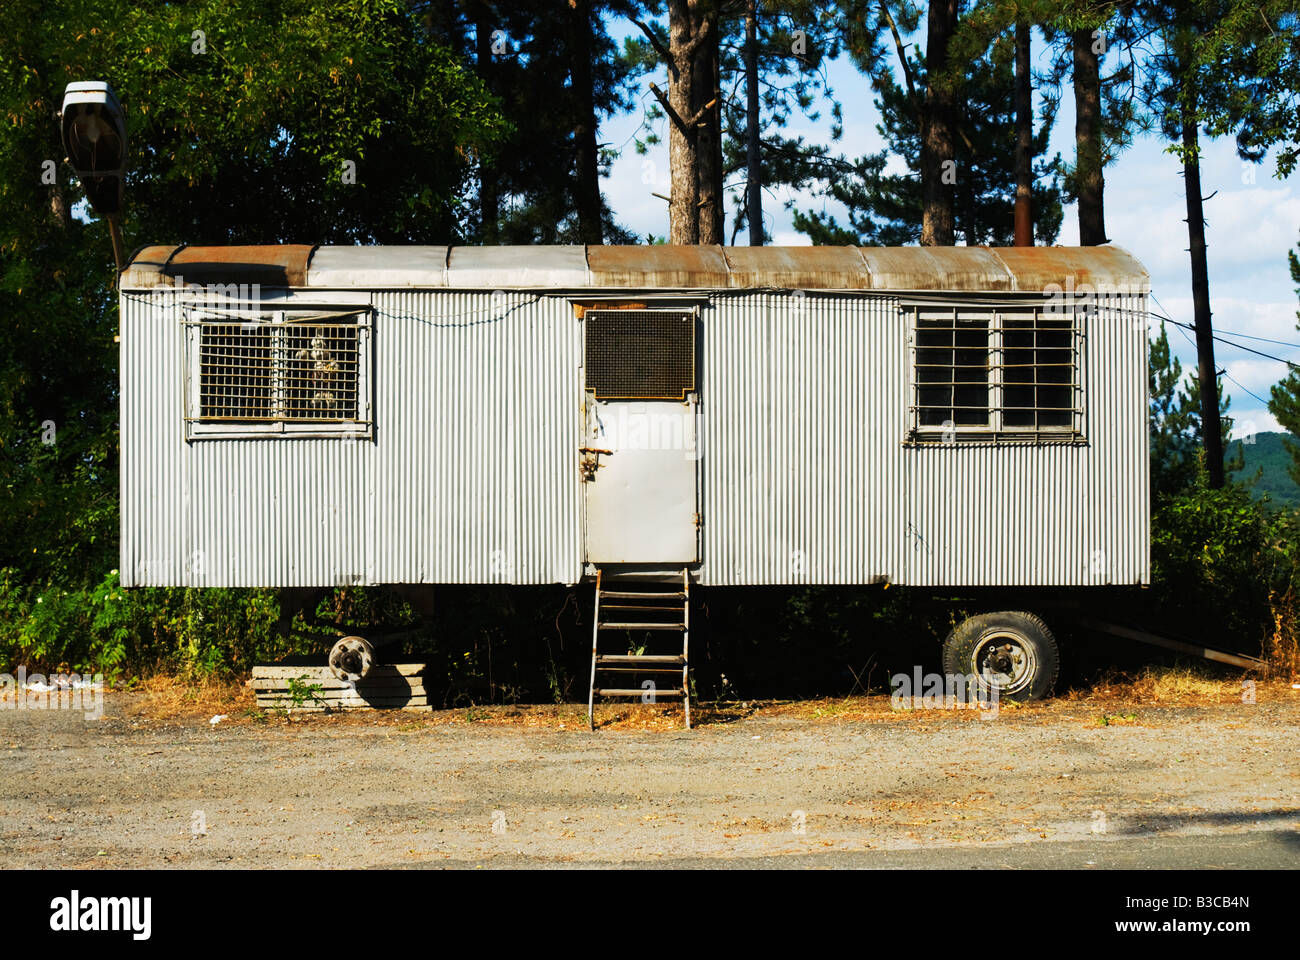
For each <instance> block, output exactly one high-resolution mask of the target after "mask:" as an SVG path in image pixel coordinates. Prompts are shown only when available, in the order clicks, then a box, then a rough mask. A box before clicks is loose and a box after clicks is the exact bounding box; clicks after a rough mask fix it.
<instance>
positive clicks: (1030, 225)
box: [1015, 23, 1034, 247]
mask: <svg viewBox="0 0 1300 960" xmlns="http://www.w3.org/2000/svg"><path fill="white" fill-rule="evenodd" d="M1029 39H1030V28H1029V24H1027V23H1017V24H1016V224H1015V227H1016V239H1015V244H1016V246H1017V247H1032V246H1033V245H1034V213H1033V202H1032V197H1033V189H1034V167H1033V163H1034V160H1033V150H1034V146H1033V140H1034V101H1033V80H1032V79H1031V77H1030V73H1029V71H1030V66H1029Z"/></svg>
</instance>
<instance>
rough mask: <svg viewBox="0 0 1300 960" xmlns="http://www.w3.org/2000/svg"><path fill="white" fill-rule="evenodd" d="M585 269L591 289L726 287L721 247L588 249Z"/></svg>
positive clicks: (616, 247)
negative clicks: (589, 276)
mask: <svg viewBox="0 0 1300 960" xmlns="http://www.w3.org/2000/svg"><path fill="white" fill-rule="evenodd" d="M587 269H588V271H589V272H590V274H591V285H592V286H594V287H686V288H691V287H726V286H728V279H727V278H728V270H727V258H726V256H724V255H723V252H722V247H705V246H698V247H692V246H668V245H665V244H656V245H652V246H647V247H642V246H590V247H588V248H587Z"/></svg>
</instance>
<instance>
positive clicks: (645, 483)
mask: <svg viewBox="0 0 1300 960" xmlns="http://www.w3.org/2000/svg"><path fill="white" fill-rule="evenodd" d="M695 414H696V406H695V402H694V396H693V395H692V397H691V398H689V399H688V400H687V401H686V402H674V401H622V400H596V399H594V398H593V397H592V396H591V395H590V394H588V396H587V403H586V429H585V433H584V441H585V442H584V450H583V476H584V478H585V479H586V483H584V484H583V487H584V495H585V498H586V527H587V529H586V558H587V561H588V562H589V563H673V564H677V563H694V562H695V561H696V560H697V559H698V552H699V547H698V540H699V537H698V529H697V524H696V519H697V513H698V509H697V506H696V465H697V464H698V463H699V447H698V444H697V442H696V416H695Z"/></svg>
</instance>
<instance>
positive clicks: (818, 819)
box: [0, 692, 1300, 868]
mask: <svg viewBox="0 0 1300 960" xmlns="http://www.w3.org/2000/svg"><path fill="white" fill-rule="evenodd" d="M133 697H134V695H129V694H113V693H110V694H109V695H108V696H107V698H106V700H107V702H106V709H105V714H104V716H103V717H102V718H100V719H98V720H93V721H91V720H86V719H85V718H84V717H83V716H82V715H81V714H79V713H74V712H70V711H66V710H63V711H48V712H42V711H28V710H21V711H18V710H0V866H3V867H6V868H34V867H107V868H131V867H154V866H168V865H174V866H178V867H225V866H232V867H304V866H321V867H372V866H377V867H396V866H421V865H435V866H438V865H444V866H476V865H483V866H488V867H491V866H521V865H528V866H537V865H543V866H568V865H573V866H589V865H606V864H618V865H626V866H637V865H660V864H662V865H665V866H681V865H692V866H706V867H724V866H733V865H743V866H755V865H767V866H782V865H791V866H818V865H821V866H858V865H861V866H991V867H1005V866H1018V865H1033V866H1067V867H1082V866H1090V865H1099V866H1101V867H1106V866H1110V865H1126V866H1142V865H1150V866H1180V865H1181V866H1241V865H1243V861H1245V862H1246V863H1248V864H1256V865H1259V864H1267V865H1273V866H1294V865H1295V864H1296V863H1297V862H1300V756H1298V754H1297V750H1298V748H1300V738H1297V721H1298V720H1300V692H1295V693H1292V694H1290V695H1288V693H1286V692H1284V693H1282V694H1281V695H1279V697H1278V698H1276V699H1275V700H1274V701H1272V702H1262V700H1261V702H1260V703H1258V704H1252V705H1247V704H1219V705H1207V706H1197V707H1186V706H1183V707H1156V706H1150V705H1137V704H1128V705H1126V704H1123V703H1118V704H1117V703H1113V702H1108V703H1106V704H1105V705H1104V707H1101V706H1098V705H1097V704H1090V703H1068V702H1056V703H1053V704H1049V705H1046V706H1043V707H1035V708H1026V709H1021V710H1007V709H1004V710H1002V711H1001V712H1000V714H999V716H997V717H996V718H995V719H992V720H987V721H985V720H980V719H977V718H976V717H975V716H973V715H971V714H966V713H956V712H948V711H926V712H913V713H898V714H895V713H890V712H888V710H887V703H888V701H887V700H883V703H884V704H885V707H884V708H881V709H879V710H878V711H877V712H876V713H874V714H872V713H866V714H861V715H858V716H856V717H854V718H850V719H845V718H844V717H841V716H835V715H834V711H826V714H827V715H821V716H819V715H818V714H819V713H822V711H820V710H812V709H809V708H804V709H794V710H791V709H785V710H779V709H757V710H751V711H749V712H747V713H742V714H741V715H738V716H735V717H732V718H718V719H717V720H715V722H711V723H710V722H706V723H704V724H701V725H700V726H698V727H697V728H696V729H695V730H692V731H689V732H687V731H684V730H681V729H672V728H670V727H667V725H666V724H663V723H661V724H659V726H658V727H657V728H653V729H603V730H601V731H598V732H597V733H595V734H592V733H589V732H588V731H587V730H586V729H585V724H584V723H583V722H582V719H581V714H580V712H579V710H578V709H577V708H575V707H571V706H570V707H560V708H531V709H528V708H526V709H524V710H522V711H512V712H511V714H512V715H510V716H507V715H503V714H502V713H501V712H500V711H497V712H495V713H493V712H488V713H487V714H483V715H482V716H483V717H484V720H483V721H482V722H468V721H467V717H466V714H465V713H464V712H460V713H454V714H453V713H447V714H433V715H420V714H398V715H394V714H384V715H382V716H377V715H361V716H358V715H353V716H343V717H322V716H316V717H308V718H301V719H294V720H292V721H291V722H286V721H284V720H279V719H276V720H271V721H269V722H263V723H258V722H254V721H253V720H252V719H248V718H247V717H243V716H234V715H233V714H232V717H233V718H232V719H231V720H228V721H225V722H223V723H221V724H219V725H217V726H215V727H213V726H212V725H210V724H209V723H208V722H207V719H206V716H191V717H183V718H180V719H175V720H170V721H158V720H149V719H143V718H141V717H140V716H139V713H140V710H139V703H138V698H136V699H133ZM878 699H883V698H878ZM1103 714H1105V715H1107V716H1109V717H1110V718H1111V722H1110V723H1109V724H1108V725H1103V724H1102V723H1100V722H1099V717H1101V716H1102V715H1103ZM724 719H727V720H728V722H723V720H724ZM561 725H562V726H561Z"/></svg>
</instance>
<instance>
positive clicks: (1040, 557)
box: [903, 297, 1150, 586]
mask: <svg viewBox="0 0 1300 960" xmlns="http://www.w3.org/2000/svg"><path fill="white" fill-rule="evenodd" d="M1146 345H1147V339H1146V303H1145V299H1144V298H1141V297H1131V298H1116V299H1114V300H1112V299H1102V300H1101V301H1100V307H1099V309H1098V311H1097V314H1096V316H1095V317H1094V318H1092V320H1091V321H1090V323H1089V327H1088V330H1087V333H1086V339H1085V347H1084V351H1085V357H1084V364H1085V374H1084V383H1085V393H1084V404H1085V423H1084V432H1085V437H1086V439H1087V444H1086V445H1083V446H1064V445H1062V446H1016V445H1007V446H999V447H986V446H970V445H963V444H960V443H957V444H952V445H935V446H918V447H907V448H905V450H904V453H903V456H904V459H905V461H906V469H907V480H906V486H907V489H908V491H909V496H908V509H907V523H906V533H907V538H908V541H909V542H908V547H907V574H906V580H907V582H908V583H911V584H916V585H921V586H942V585H947V584H961V585H972V586H998V585H1057V584H1059V585H1104V584H1117V583H1146V582H1149V581H1150V563H1149V542H1150V505H1149V502H1148V497H1149V493H1148V490H1149V486H1148V479H1147V478H1148V470H1149V463H1148V453H1147V432H1146V431H1147V426H1146V418H1147V401H1146V362H1147V361H1146V349H1147V347H1146Z"/></svg>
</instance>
